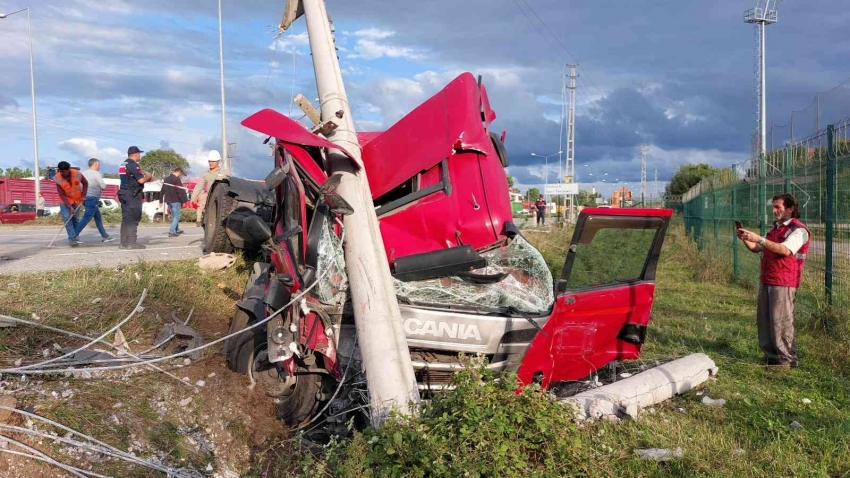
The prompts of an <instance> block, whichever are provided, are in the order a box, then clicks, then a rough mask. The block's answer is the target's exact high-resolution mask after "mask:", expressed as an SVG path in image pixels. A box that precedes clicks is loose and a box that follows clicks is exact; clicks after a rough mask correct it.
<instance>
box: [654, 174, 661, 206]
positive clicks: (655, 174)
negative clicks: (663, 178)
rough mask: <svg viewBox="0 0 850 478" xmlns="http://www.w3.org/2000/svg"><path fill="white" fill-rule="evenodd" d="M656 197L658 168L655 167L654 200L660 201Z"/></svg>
mask: <svg viewBox="0 0 850 478" xmlns="http://www.w3.org/2000/svg"><path fill="white" fill-rule="evenodd" d="M660 199H661V198H660V197H659V196H658V166H656V167H655V200H656V201H657V200H660Z"/></svg>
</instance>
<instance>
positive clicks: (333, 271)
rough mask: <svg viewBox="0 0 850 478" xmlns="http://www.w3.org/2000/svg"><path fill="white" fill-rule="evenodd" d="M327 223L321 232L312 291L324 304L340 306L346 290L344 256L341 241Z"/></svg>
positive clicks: (343, 300)
mask: <svg viewBox="0 0 850 478" xmlns="http://www.w3.org/2000/svg"><path fill="white" fill-rule="evenodd" d="M332 227H333V223H330V222H329V223H328V224H327V227H325V228H324V229H323V230H322V238H321V239H320V240H319V263H318V264H317V266H316V279H317V280H318V282H319V283H318V284H316V287H315V289H314V293H315V294H316V297H318V298H319V300H321V301H322V302H324V303H325V304H341V303H343V302H345V292H346V291H347V290H348V275H347V274H346V273H345V254H344V252H343V250H342V241H341V240H340V238H339V237H337V235H336V234H334V233H333V231H332V230H331V228H332Z"/></svg>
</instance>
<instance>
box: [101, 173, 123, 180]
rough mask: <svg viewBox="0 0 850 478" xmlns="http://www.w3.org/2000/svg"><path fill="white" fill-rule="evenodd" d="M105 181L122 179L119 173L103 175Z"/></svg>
mask: <svg viewBox="0 0 850 478" xmlns="http://www.w3.org/2000/svg"><path fill="white" fill-rule="evenodd" d="M103 179H121V175H120V174H118V173H103Z"/></svg>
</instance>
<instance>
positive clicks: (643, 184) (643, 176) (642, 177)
mask: <svg viewBox="0 0 850 478" xmlns="http://www.w3.org/2000/svg"><path fill="white" fill-rule="evenodd" d="M648 152H649V146H648V145H645V144H642V145H640V203H641V205H643V206H644V207H646V153H648Z"/></svg>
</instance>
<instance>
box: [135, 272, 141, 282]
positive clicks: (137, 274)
mask: <svg viewBox="0 0 850 478" xmlns="http://www.w3.org/2000/svg"><path fill="white" fill-rule="evenodd" d="M134 275H135V276H136V280H137V281H139V280H142V276H140V275H139V273H138V272H136V273H134Z"/></svg>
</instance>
